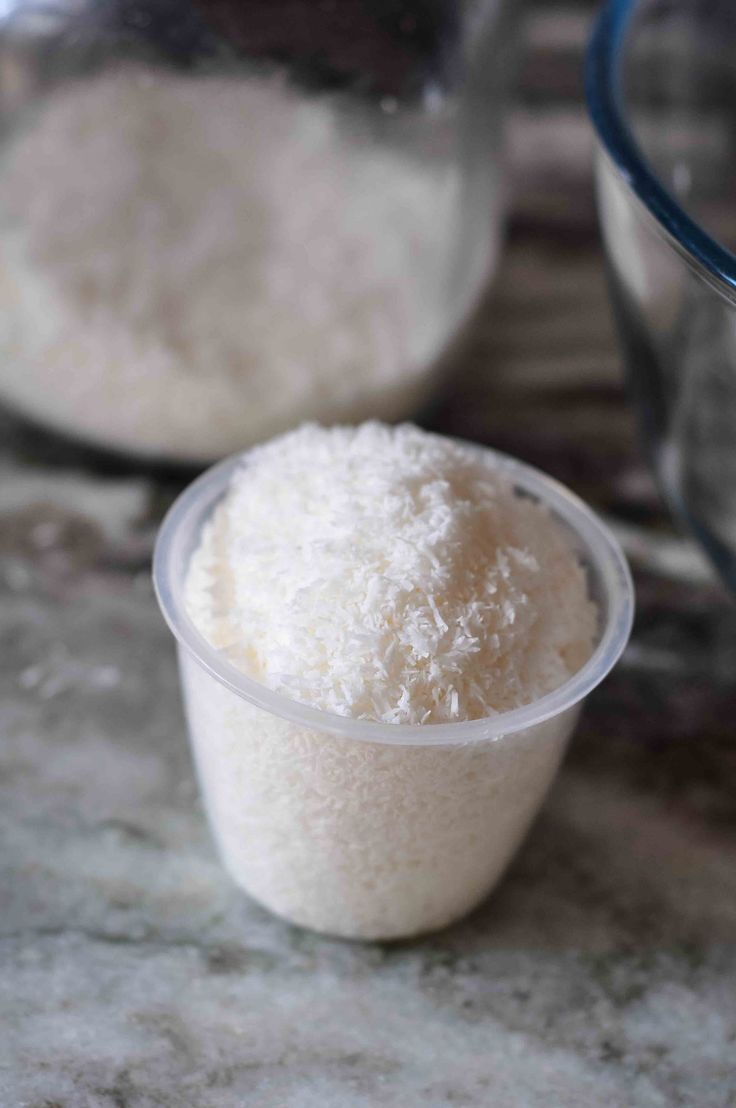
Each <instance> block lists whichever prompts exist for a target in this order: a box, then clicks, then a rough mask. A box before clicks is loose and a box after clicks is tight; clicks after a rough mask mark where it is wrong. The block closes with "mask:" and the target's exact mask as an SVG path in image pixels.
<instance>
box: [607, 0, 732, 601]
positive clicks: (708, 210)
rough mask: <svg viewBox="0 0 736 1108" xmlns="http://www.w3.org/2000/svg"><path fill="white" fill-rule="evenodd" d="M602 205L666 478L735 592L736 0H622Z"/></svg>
mask: <svg viewBox="0 0 736 1108" xmlns="http://www.w3.org/2000/svg"><path fill="white" fill-rule="evenodd" d="M587 94H588V104H589V109H590V113H591V115H592V118H593V122H594V124H595V127H596V131H597V137H598V149H597V183H598V203H599V214H600V221H601V227H602V233H603V239H604V242H605V247H606V254H607V259H608V266H609V273H610V285H611V290H612V298H613V302H614V308H615V312H616V316H617V319H618V322H619V324H620V330H621V336H622V340H623V345H624V350H625V355H626V360H627V363H628V374H629V378H630V382H631V389H632V391H633V395H634V397H635V400H636V403H637V405H638V408H639V412H640V417H641V422H642V424H643V429H644V434H645V438H646V441H647V444H648V447H649V450H650V453H651V457H652V460H653V463H654V467H655V470H656V472H657V475H658V477H659V480H660V483H661V486H662V489H663V491H664V493H665V495H666V497H667V499H668V500H669V502H670V504H671V505H672V507H673V508H674V510H675V511H676V513H677V514H678V515H679V516H680V517H681V518H683V519H684V520H685V521H686V522H687V524H688V525H689V526H690V528H691V529H692V531H693V532H694V534H695V535H696V536H697V538H698V539H699V540H700V542H701V543H702V545H703V546H704V548H705V549H706V551H707V553H708V554H709V555H710V557H711V559H712V561H713V562H714V564H715V565H716V567H717V568H718V569H719V570H720V572H721V573H722V575H723V577H724V578H725V580H726V581H727V583H728V584H729V585H730V587H731V588H732V589H736V254H735V253H734V251H736V5H734V3H733V0H677V3H673V2H672V0H611V2H610V3H609V4H608V6H607V8H606V9H605V10H604V12H603V14H602V16H601V17H600V20H599V22H598V25H597V27H596V30H595V33H594V36H593V40H592V43H591V46H590V50H589V54H588V65H587Z"/></svg>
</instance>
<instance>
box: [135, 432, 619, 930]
mask: <svg viewBox="0 0 736 1108" xmlns="http://www.w3.org/2000/svg"><path fill="white" fill-rule="evenodd" d="M478 449H481V448H478ZM484 455H485V457H487V458H490V459H491V460H492V461H493V464H494V465H495V466H497V467H499V468H500V469H501V470H502V471H503V472H505V473H506V474H507V475H508V477H509V478H510V479H511V481H512V482H513V483H514V485H515V486H516V488H517V489H518V490H519V492H520V494H521V495H525V496H530V497H533V498H534V499H536V500H539V501H541V502H543V503H544V504H545V505H546V506H547V507H548V509H549V511H550V512H551V513H552V515H553V516H554V517H555V518H556V519H557V520H558V521H559V523H560V525H561V526H562V527H563V528H564V529H565V530H566V532H567V533H568V535H569V538H570V541H571V544H572V545H573V548H574V549H575V550H576V551H577V552H578V555H579V557H580V559H581V561H582V562H583V564H584V565H585V567H586V569H587V572H588V581H589V589H590V594H591V597H592V598H593V599H594V600H595V601H596V603H597V605H598V610H599V628H598V641H597V644H596V648H595V650H594V652H593V654H592V656H591V657H590V659H589V660H588V661H587V662H586V663H585V665H584V666H583V667H582V668H581V669H580V670H579V671H578V672H577V673H576V674H575V675H574V676H573V677H572V678H571V679H570V680H569V681H567V682H566V683H565V684H564V685H562V686H561V687H560V688H558V689H556V690H554V691H553V692H551V693H549V694H548V695H547V696H545V697H543V698H541V699H540V700H538V701H536V702H534V703H532V704H529V705H527V706H525V707H523V708H519V709H517V710H515V711H512V712H506V713H500V714H498V715H496V716H493V717H492V718H488V719H480V720H473V721H469V722H465V723H451V724H426V725H424V726H417V725H403V724H387V723H377V722H371V721H368V720H355V719H349V718H345V717H343V716H338V715H333V714H330V713H329V712H324V711H320V710H318V709H316V708H314V707H310V706H307V705H304V704H300V703H298V702H297V701H294V700H291V699H289V698H288V697H286V696H284V695H282V694H281V693H278V692H274V691H272V690H270V689H268V688H266V687H264V686H263V685H261V684H259V683H258V682H256V681H254V680H253V679H252V678H250V677H248V676H246V675H245V674H244V673H242V672H241V671H240V670H238V669H236V668H235V667H234V666H233V665H232V664H231V663H230V662H229V661H228V660H227V659H226V658H225V656H224V655H223V654H222V653H221V652H220V651H218V650H216V649H214V648H213V647H212V646H210V644H209V643H208V642H207V641H206V639H205V638H204V637H203V636H202V635H201V634H200V633H199V631H198V630H197V628H196V627H195V626H194V624H193V623H192V621H191V619H190V618H189V616H188V615H187V612H186V608H185V603H184V586H185V579H186V574H187V570H188V566H189V561H190V558H191V555H192V553H193V551H194V550H195V549H196V547H197V545H198V543H199V537H200V534H201V531H202V527H203V526H204V525H205V524H206V523H207V521H208V520H209V519H210V517H211V515H212V512H213V510H214V508H215V507H216V505H217V503H218V502H219V500H220V499H221V498H222V496H223V495H224V494H225V492H226V490H227V487H228V484H229V481H230V478H231V476H232V473H233V470H234V469H235V468H236V467H237V466H239V465H241V464H242V461H243V458H242V456H240V457H236V458H233V459H229V460H227V461H225V462H222V463H220V465H218V466H215V467H214V468H213V469H211V470H209V471H207V472H206V473H205V474H203V475H202V476H201V477H200V478H199V479H198V480H197V481H195V482H194V483H193V484H192V485H190V486H189V488H187V489H186V490H185V491H184V493H182V495H181V496H180V497H179V499H178V500H177V501H176V502H175V504H174V505H173V507H172V508H171V510H170V512H169V514H168V515H167V517H166V519H165V520H164V522H163V524H162V527H161V530H160V532H159V536H158V540H157V544H156V550H155V556H154V571H153V572H154V584H155V587H156V592H157V596H158V600H159V603H160V605H161V610H162V612H163V615H164V617H165V619H166V621H167V623H168V625H169V627H170V629H171V631H172V632H173V634H174V636H175V637H176V640H177V644H178V657H179V668H180V675H181V683H182V689H183V693H184V702H185V709H186V716H187V721H188V726H189V734H190V739H191V743H192V749H193V752H194V757H195V763H196V766H197V771H198V776H199V781H200V785H201V788H202V793H203V797H204V801H205V808H206V811H207V814H208V818H209V822H210V826H211V828H212V832H213V835H214V838H215V841H216V843H217V846H218V849H219V852H220V855H221V857H222V860H223V863H224V865H225V868H226V869H227V870H228V872H229V873H230V875H231V876H232V878H233V879H234V880H235V882H236V883H237V884H238V885H240V886H241V887H242V888H243V889H245V890H246V892H248V893H250V895H251V896H253V897H254V898H255V899H256V900H258V901H260V902H261V903H262V904H264V905H265V906H266V907H267V908H269V909H271V910H272V911H273V912H275V913H277V914H278V915H280V916H283V917H284V918H286V919H288V920H289V921H290V922H292V923H296V924H299V925H301V926H306V927H310V928H312V929H314V930H316V931H321V932H326V933H329V934H333V935H339V936H342V937H346V938H362V939H379V938H380V939H396V938H400V937H406V936H409V935H414V934H418V933H420V932H426V931H432V930H435V929H436V928H439V927H442V926H444V925H445V924H448V923H450V922H451V921H452V920H454V919H457V918H459V917H460V916H462V915H464V914H465V913H466V912H468V911H469V910H470V909H471V908H473V907H474V906H475V905H476V904H478V903H479V902H480V901H481V900H482V899H483V898H484V897H485V896H486V895H487V893H488V892H489V891H490V890H491V889H492V888H493V886H494V885H495V883H496V882H497V881H498V879H499V877H500V875H501V874H502V873H503V871H504V869H505V867H506V865H507V864H508V862H509V860H510V859H511V857H512V856H513V854H514V852H515V851H516V849H517V847H518V846H519V843H520V841H521V840H522V838H523V836H524V834H525V833H526V831H527V829H528V827H529V825H530V823H531V821H532V820H533V818H534V816H535V815H536V813H537V811H538V809H539V807H540V805H541V803H542V800H543V798H544V796H545V793H546V792H547V789H548V787H549V785H550V782H551V781H552V779H553V777H554V775H555V772H556V771H557V768H558V766H559V764H560V761H561V759H562V756H563V753H564V750H565V747H566V744H567V741H568V739H569V737H570V734H571V732H572V729H573V727H574V725H575V722H576V720H577V717H578V714H579V711H580V708H581V706H582V703H583V700H584V699H585V697H586V696H587V695H588V693H589V692H590V691H591V690H592V689H593V688H595V686H596V685H598V684H599V683H600V682H601V681H602V680H603V679H604V678H605V677H606V675H607V674H608V672H609V671H610V669H611V668H612V667H613V666H614V665H615V663H616V661H617V660H618V658H619V656H620V654H621V652H622V651H623V649H624V647H625V645H626V642H627V640H628V637H629V633H630V630H631V623H632V618H633V588H632V584H631V578H630V575H629V571H628V567H627V565H626V561H625V558H624V557H623V555H622V553H621V551H620V548H619V546H618V544H617V542H616V540H615V539H614V538H613V536H612V535H611V534H610V532H609V531H608V529H607V528H606V527H605V526H604V525H603V524H602V523H601V522H600V520H598V519H597V517H596V516H595V515H594V514H593V513H592V512H591V511H590V509H589V508H587V507H586V506H585V505H584V504H583V503H582V502H581V501H580V500H578V498H577V497H575V496H574V495H573V494H572V493H570V492H568V491H567V490H566V489H564V488H563V487H562V486H561V485H559V484H557V482H555V481H553V480H552V479H551V478H549V477H546V476H545V475H543V474H541V473H539V472H538V471H537V470H535V469H532V468H531V467H529V466H526V465H523V464H522V463H520V462H517V461H514V460H513V459H511V458H507V457H505V456H504V455H500V454H496V453H495V452H493V451H489V450H485V451H484ZM254 587H256V588H257V582H254Z"/></svg>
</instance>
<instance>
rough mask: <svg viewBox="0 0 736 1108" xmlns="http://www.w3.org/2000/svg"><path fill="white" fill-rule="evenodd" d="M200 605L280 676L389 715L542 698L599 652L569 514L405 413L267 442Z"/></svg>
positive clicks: (280, 682) (200, 589)
mask: <svg viewBox="0 0 736 1108" xmlns="http://www.w3.org/2000/svg"><path fill="white" fill-rule="evenodd" d="M186 595H187V608H188V611H189V614H190V616H191V618H192V619H193V621H194V623H195V624H196V625H197V627H198V628H199V629H200V630H201V632H202V633H203V634H204V635H205V636H206V637H207V638H208V639H209V640H210V641H211V642H212V643H213V645H215V646H217V647H218V648H220V649H222V650H223V651H225V652H226V654H227V656H228V657H229V658H230V660H231V661H232V662H233V663H234V664H235V665H237V666H238V667H239V668H241V669H242V670H243V671H244V672H246V673H247V674H249V675H250V676H252V677H253V678H255V679H256V680H258V681H260V682H261V683H263V684H264V685H266V686H268V687H269V688H271V689H275V690H278V691H279V692H282V693H284V694H286V695H288V696H290V697H292V698H293V699H295V700H298V701H301V702H303V703H305V704H310V705H312V706H314V707H317V708H321V709H324V710H328V711H330V712H335V713H337V714H339V715H343V716H350V717H353V718H357V719H373V720H379V721H383V722H388V723H441V722H452V721H460V720H470V719H479V718H483V717H486V716H489V715H493V714H495V713H497V712H504V711H508V710H510V709H513V708H518V707H520V706H522V705H524V704H528V703H530V702H532V701H534V700H536V699H538V698H539V697H541V696H543V695H544V694H546V693H548V692H551V691H552V690H553V689H555V688H557V687H558V686H559V685H561V684H562V683H563V682H565V681H566V680H567V679H568V678H570V677H571V676H572V675H573V674H574V673H575V672H576V671H577V670H578V669H579V668H580V667H581V666H582V665H583V663H584V662H585V661H586V660H587V659H588V657H589V656H590V654H591V652H592V648H593V642H594V636H595V632H596V621H597V613H596V608H595V606H594V604H593V603H592V602H591V600H590V599H589V596H588V589H587V583H586V577H585V572H584V569H583V568H582V566H581V565H580V562H579V560H578V558H577V556H576V554H575V553H574V552H573V550H572V548H571V545H570V543H569V541H568V539H567V537H566V535H565V533H564V532H563V530H562V528H561V526H560V525H559V524H558V523H557V522H556V521H555V520H554V519H553V518H552V517H551V515H550V514H549V512H548V511H547V510H546V509H545V507H544V506H542V505H541V504H539V503H537V502H535V501H533V500H532V499H530V498H529V497H522V496H520V495H519V494H517V492H516V491H515V490H514V488H513V487H512V485H511V484H510V482H509V479H508V477H506V476H505V475H504V474H503V472H502V471H501V470H500V469H499V468H498V467H497V466H495V465H494V463H493V460H492V457H491V456H489V455H487V454H484V453H483V452H482V451H479V450H477V449H475V448H473V447H470V446H468V445H465V444H462V443H459V442H455V441H452V440H449V439H445V438H442V437H439V436H436V435H431V434H427V433H425V432H423V431H420V430H418V429H417V428H415V427H412V426H408V425H404V426H401V427H396V428H389V427H386V426H383V425H381V424H378V423H366V424H363V425H362V426H360V427H357V428H348V427H336V428H331V429H324V428H320V427H318V426H315V425H306V426H303V427H302V428H300V429H299V430H297V431H294V432H291V433H289V434H287V435H284V436H282V437H280V438H277V439H275V440H273V441H271V442H270V443H268V444H267V445H265V446H261V447H257V448H255V449H254V450H252V451H251V452H250V453H249V454H248V455H247V458H246V459H245V460H244V462H243V464H242V466H240V467H239V468H238V469H237V471H236V472H235V475H234V477H233V479H232V482H231V486H230V489H229V491H228V493H227V495H226V497H225V498H224V500H223V501H222V502H221V504H220V505H219V507H218V508H217V510H216V512H215V514H214V516H213V518H212V519H211V521H210V522H209V524H208V525H207V527H206V528H205V530H204V533H203V537H202V541H201V544H200V547H199V549H198V550H197V552H196V553H195V555H194V557H193V559H192V563H191V566H190V571H189V577H188V581H187V590H186Z"/></svg>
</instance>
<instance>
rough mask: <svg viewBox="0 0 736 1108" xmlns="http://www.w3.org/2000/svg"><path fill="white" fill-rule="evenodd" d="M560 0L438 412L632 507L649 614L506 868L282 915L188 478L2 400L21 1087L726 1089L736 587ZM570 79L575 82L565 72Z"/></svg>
mask: <svg viewBox="0 0 736 1108" xmlns="http://www.w3.org/2000/svg"><path fill="white" fill-rule="evenodd" d="M587 21H588V8H587V7H586V6H580V7H570V8H567V9H565V10H560V9H558V8H557V7H556V6H547V7H545V6H538V7H537V8H535V9H534V10H533V12H532V15H531V18H530V21H529V32H530V35H529V39H530V44H531V49H530V52H529V55H528V61H527V63H526V65H525V68H524V81H523V87H524V97H523V101H522V106H521V107H520V108H519V109H518V110H517V112H516V114H515V118H514V122H513V141H514V147H515V160H516V166H517V184H516V188H515V190H514V195H515V208H514V212H513V216H512V222H511V229H510V241H509V248H508V251H507V254H506V258H505V262H504V265H503V267H502V270H501V273H500V276H499V280H498V281H497V283H496V287H495V291H494V292H493V294H492V295H491V296H490V297H489V299H488V303H487V305H486V306H485V308H484V310H483V312H482V313H481V316H480V319H479V323H478V328H477V331H476V334H475V337H474V340H473V343H472V344H471V346H470V348H469V349H468V350H467V351H466V352H465V354H464V355H463V358H462V360H461V362H460V363H459V364H458V365H457V366H456V368H455V371H454V373H453V374H452V375H451V384H448V386H447V388H446V389H445V392H444V394H443V395H442V396H441V397H440V398H438V402H437V404H436V405H435V407H434V409H433V411H432V412H430V413H427V414H426V418H425V423H427V424H428V425H431V426H433V427H436V428H439V429H442V430H444V431H448V432H450V433H455V434H462V435H465V436H467V437H470V438H474V439H477V440H478V441H481V442H487V443H490V444H493V445H495V446H498V447H499V448H501V449H504V450H508V451H510V452H512V453H514V454H517V455H519V456H520V457H523V458H525V459H526V460H528V461H531V462H533V463H536V464H538V465H541V466H542V467H543V468H545V469H547V470H549V471H550V472H552V473H553V474H555V475H556V476H558V477H560V478H561V479H562V480H564V481H566V482H567V483H569V484H570V485H571V486H572V487H573V488H575V489H577V491H579V492H580V493H581V494H582V495H583V496H585V497H586V498H587V499H588V500H590V501H591V502H592V503H593V504H594V505H595V506H597V508H598V509H599V510H600V511H602V512H603V513H604V515H605V516H606V517H607V518H608V519H609V520H610V521H611V522H612V523H613V525H614V527H615V528H616V529H617V531H618V533H619V534H620V536H621V538H622V539H623V541H624V544H625V546H626V548H627V551H628V552H629V554H630V556H631V560H632V564H633V567H634V569H635V573H636V579H637V588H638V598H639V615H638V621H637V626H636V630H635V634H634V637H633V640H632V643H631V646H630V648H629V649H628V651H627V653H626V655H625V657H624V659H623V662H622V664H621V665H620V666H619V668H618V669H617V671H616V672H615V674H614V675H613V676H612V677H611V678H610V679H609V680H608V682H607V683H606V684H605V685H604V686H603V687H602V688H601V689H599V690H598V691H597V692H596V693H595V694H594V695H593V696H592V697H591V699H590V702H589V707H588V710H587V712H586V715H585V717H584V720H583V723H582V725H581V727H580V729H579V731H578V734H577V736H576V739H575V740H574V743H573V746H572V750H571V753H570V756H569V758H568V760H567V762H566V765H565V767H564V769H563V772H562V773H561V775H560V777H559V779H558V781H557V783H556V785H555V787H554V789H553V791H552V794H551V796H550V798H549V801H548V803H547V805H546V807H545V809H544V811H543V813H542V815H541V817H540V819H539V820H538V822H537V823H536V825H535V827H534V829H533V831H532V833H531V835H530V837H529V839H528V841H527V843H526V845H525V846H524V847H523V849H522V851H521V853H520V854H519V856H518V858H517V859H516V861H515V862H514V864H513V866H512V868H511V870H510V871H509V873H508V876H507V877H506V879H505V880H504V882H503V884H502V885H501V887H500V888H499V889H498V890H497V891H496V893H495V894H494V895H493V896H492V897H491V898H490V899H489V901H488V902H487V904H485V905H484V906H483V907H482V908H480V909H479V910H478V911H476V912H475V913H474V914H473V915H472V916H470V917H469V918H468V919H467V920H466V921H464V922H463V923H461V924H459V925H457V926H455V927H453V928H450V929H449V930H447V931H445V932H443V933H441V934H438V935H436V936H433V937H431V938H428V939H423V940H421V941H416V942H410V943H399V944H391V945H381V944H370V945H361V944H349V943H343V942H338V941H330V940H328V939H323V938H319V937H316V936H314V935H311V934H308V933H305V932H302V931H299V930H297V929H294V928H290V927H288V926H287V925H285V924H283V923H281V922H279V921H278V920H275V919H273V918H271V917H270V916H269V915H267V914H266V913H265V912H264V911H262V910H260V909H259V908H258V907H256V906H255V905H254V904H252V903H250V902H249V901H248V900H247V898H246V897H245V896H243V895H241V894H239V893H238V892H237V891H236V890H234V889H233V887H232V886H231V884H230V883H229V881H228V880H227V879H226V877H225V876H224V874H223V872H222V871H221V869H220V867H219V865H218V863H217V862H216V860H215V857H214V853H213V849H212V845H211V843H210V839H209V835H208V833H207V830H206V827H205V824H204V820H203V816H202V812H201V809H200V806H199V801H198V798H197V792H196V787H195V782H194V779H193V774H192V767H191V763H190V758H189V752H188V748H187V744H186V740H185V736H184V725H183V720H182V715H181V710H180V706H179V694H178V687H177V677H176V672H175V662H174V651H173V646H172V642H171V639H170V636H169V634H168V632H167V630H166V628H165V627H164V625H163V623H162V621H161V619H160V617H159V614H158V611H157V609H156V606H155V603H154V600H153V596H152V591H151V585H150V578H149V559H150V553H151V545H152V541H153V537H154V534H155V528H156V524H157V522H158V520H159V519H160V516H161V512H162V510H163V509H164V507H165V506H166V504H167V503H168V502H169V501H170V499H171V497H172V496H173V495H174V494H175V493H176V491H177V488H178V487H179V485H180V481H177V479H176V478H175V477H171V475H169V476H168V477H167V476H166V475H159V476H157V477H151V476H150V475H145V474H143V475H141V474H140V473H138V474H136V473H131V472H130V471H128V472H125V470H123V469H121V468H120V467H118V468H117V469H116V468H115V467H113V466H112V465H111V464H110V463H109V462H107V463H105V462H104V460H101V459H99V458H96V457H94V456H93V455H90V454H88V453H86V452H84V451H81V450H79V449H76V448H73V447H70V446H67V445H64V444H62V443H59V442H57V441H55V440H53V439H52V438H51V437H49V436H46V435H44V434H41V433H40V432H37V431H32V430H29V429H28V428H26V427H24V426H23V425H21V424H20V423H18V422H17V421H15V420H14V419H12V417H10V416H3V417H2V427H1V428H0V432H1V434H2V447H1V448H0V512H1V513H2V514H1V515H0V590H1V592H2V602H1V604H0V644H1V646H0V698H1V699H0V734H1V736H2V747H1V750H0V755H1V765H2V775H1V777H0V789H1V790H2V806H1V807H0V820H1V825H2V833H1V835H2V843H3V850H2V854H1V856H0V867H1V870H2V872H1V874H0V904H1V905H2V910H1V911H0V928H1V929H2V938H1V940H0V950H1V951H2V958H3V968H2V975H1V977H0V1008H1V1009H2V1019H3V1029H4V1030H3V1034H2V1037H0V1105H1V1106H2V1108H21V1106H23V1108H98V1106H99V1108H108V1106H109V1108H165V1106H173V1105H177V1106H178V1105H196V1106H197V1108H221V1106H223V1108H224V1106H228V1108H229V1106H240V1105H247V1106H250V1105H253V1106H258V1108H261V1106H262V1108H287V1106H288V1108H380V1106H382V1105H386V1106H389V1105H390V1106H394V1105H401V1108H420V1106H421V1108H441V1106H450V1105H465V1106H469V1108H491V1106H492V1108H535V1106H537V1105H538V1106H545V1108H550V1106H564V1108H574V1106H581V1108H596V1106H599V1105H600V1106H605V1108H612V1106H621V1108H628V1106H641V1108H650V1106H651V1108H655V1106H660V1105H661V1106H664V1105H668V1106H669V1105H699V1106H700V1108H726V1106H730V1105H734V1104H736V835H735V834H734V827H735V826H736V788H735V787H734V786H735V785H736V747H735V746H734V743H733V736H734V719H736V685H735V683H734V672H736V609H735V608H734V607H733V605H732V604H731V602H730V601H729V600H728V599H727V598H726V597H725V595H724V593H723V592H722V590H721V589H720V588H719V586H718V585H717V584H716V583H715V582H714V581H713V580H712V578H711V576H710V574H709V572H708V570H707V568H706V567H705V565H704V563H703V561H702V559H701V558H700V556H699V555H698V553H697V551H696V550H695V548H694V547H693V546H692V545H691V544H690V542H689V541H688V540H686V539H684V538H682V537H681V536H679V535H677V534H676V533H675V531H674V530H673V529H672V527H671V525H670V524H669V522H668V520H667V517H666V516H665V515H664V513H663V512H662V510H661V507H660V504H659V501H658V499H657V496H656V494H655V491H654V489H653V486H652V483H651V481H650V479H649V476H648V474H647V472H646V469H645V467H644V465H643V463H642V459H641V456H640V453H639V450H638V447H637V445H636V442H635V437H634V434H633V432H632V421H631V416H630V413H629V410H628V408H627V406H626V403H625V399H624V396H623V393H622V387H621V381H620V366H619V356H618V353H617V350H616V347H615V343H614V340H613V336H612V331H611V325H610V321H609V315H608V308H607V304H606V297H605V288H604V284H603V276H602V267H601V259H600V254H599V250H598V247H597V245H596V239H595V221H594V212H593V204H592V195H591V185H590V177H589V150H590V137H589V132H588V129H587V126H586V124H585V122H584V117H583V113H582V109H581V106H580V99H579V91H578V84H577V79H576V73H577V66H578V62H579V54H580V49H581V44H582V41H583V38H584V35H585V32H586V26H587ZM550 88H554V89H555V95H554V97H551V96H550V94H549V89H550Z"/></svg>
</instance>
